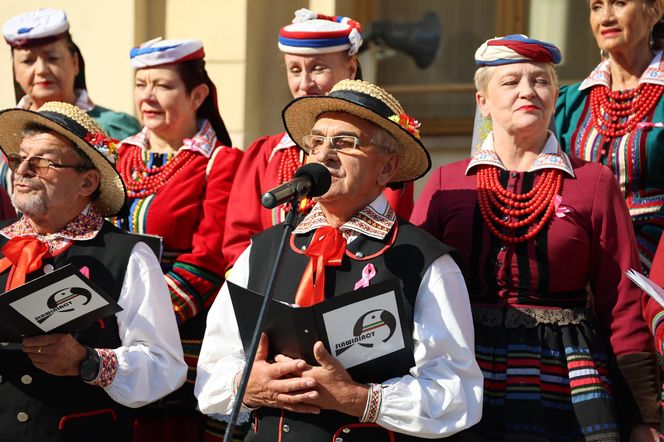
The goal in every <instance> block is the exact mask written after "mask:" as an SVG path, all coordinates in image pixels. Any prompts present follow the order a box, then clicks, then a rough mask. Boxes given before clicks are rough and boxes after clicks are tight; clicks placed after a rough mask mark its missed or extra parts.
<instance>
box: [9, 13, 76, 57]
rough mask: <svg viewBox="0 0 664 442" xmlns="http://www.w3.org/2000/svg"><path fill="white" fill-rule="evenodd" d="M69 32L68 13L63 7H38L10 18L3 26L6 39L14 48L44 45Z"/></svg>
mask: <svg viewBox="0 0 664 442" xmlns="http://www.w3.org/2000/svg"><path fill="white" fill-rule="evenodd" d="M67 32H69V21H68V20H67V14H66V13H65V11H63V10H61V9H51V8H45V9H37V10H36V11H30V12H26V13H25V14H21V15H17V16H15V17H12V18H10V19H9V20H7V22H5V24H4V25H3V26H2V35H3V36H4V37H5V41H6V42H7V43H8V44H9V45H10V46H11V47H13V48H29V47H32V46H38V45H44V44H48V43H51V42H54V41H56V40H57V39H59V38H62V37H63V36H65V35H66V34H67Z"/></svg>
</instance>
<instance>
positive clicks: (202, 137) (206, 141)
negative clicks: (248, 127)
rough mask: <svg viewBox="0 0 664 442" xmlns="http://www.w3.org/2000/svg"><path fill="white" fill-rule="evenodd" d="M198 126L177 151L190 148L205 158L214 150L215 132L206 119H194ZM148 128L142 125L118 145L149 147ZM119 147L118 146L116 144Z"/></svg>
mask: <svg viewBox="0 0 664 442" xmlns="http://www.w3.org/2000/svg"><path fill="white" fill-rule="evenodd" d="M196 125H197V127H198V132H196V135H194V136H193V137H191V138H185V139H184V140H182V146H181V147H180V148H179V149H178V152H180V151H183V150H191V151H192V152H198V153H200V154H202V155H203V156H205V158H210V157H211V156H212V153H213V152H214V148H215V146H216V145H217V134H216V133H215V131H214V129H213V128H212V125H211V124H210V122H209V121H208V120H207V119H201V120H197V121H196ZM148 133H149V131H148V129H147V127H144V128H143V130H141V131H140V132H139V133H137V134H136V135H132V136H130V137H128V138H125V139H124V140H122V142H121V143H120V146H122V145H125V144H131V145H132V146H137V147H140V148H141V149H144V150H147V149H149V146H150V142H149V141H148ZM118 147H119V146H118Z"/></svg>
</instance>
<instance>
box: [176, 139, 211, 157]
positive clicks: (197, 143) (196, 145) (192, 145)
mask: <svg viewBox="0 0 664 442" xmlns="http://www.w3.org/2000/svg"><path fill="white" fill-rule="evenodd" d="M182 145H183V146H187V147H188V148H189V149H190V150H191V151H192V152H198V153H202V154H203V155H205V147H207V146H208V144H207V140H206V139H205V137H204V136H202V135H196V136H194V137H192V138H185V139H183V140H182Z"/></svg>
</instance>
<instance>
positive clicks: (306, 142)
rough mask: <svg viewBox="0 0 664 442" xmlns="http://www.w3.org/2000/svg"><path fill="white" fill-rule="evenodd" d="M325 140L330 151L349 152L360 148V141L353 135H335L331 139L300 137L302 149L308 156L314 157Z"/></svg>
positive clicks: (319, 136) (313, 136)
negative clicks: (328, 141)
mask: <svg viewBox="0 0 664 442" xmlns="http://www.w3.org/2000/svg"><path fill="white" fill-rule="evenodd" d="M327 140H330V146H332V150H335V151H337V152H339V151H344V150H345V151H349V150H353V149H357V148H359V147H360V139H359V138H357V137H356V136H354V135H335V136H333V137H325V136H323V135H305V136H303V137H302V147H303V148H304V150H305V151H306V152H307V153H308V154H309V155H315V154H316V152H318V149H320V147H321V146H322V145H323V144H325V142H326V141H327Z"/></svg>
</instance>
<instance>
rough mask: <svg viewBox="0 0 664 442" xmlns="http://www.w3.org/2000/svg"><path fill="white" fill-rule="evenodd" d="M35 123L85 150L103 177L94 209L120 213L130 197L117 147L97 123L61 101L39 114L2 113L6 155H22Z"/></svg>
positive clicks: (0, 145)
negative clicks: (118, 162) (119, 169)
mask: <svg viewBox="0 0 664 442" xmlns="http://www.w3.org/2000/svg"><path fill="white" fill-rule="evenodd" d="M31 123H37V124H41V125H43V126H46V127H48V128H49V129H52V130H53V131H54V132H56V133H58V134H60V135H62V136H65V137H67V138H69V139H70V140H71V141H72V142H73V143H74V144H75V145H76V147H78V148H79V149H80V150H82V151H83V153H84V154H85V155H86V156H87V157H88V158H89V159H90V160H91V161H92V164H94V166H95V168H96V169H97V170H98V171H99V173H100V174H101V183H100V185H99V190H100V194H99V198H98V199H97V200H95V201H93V202H92V206H93V207H94V208H95V209H96V210H97V211H98V212H99V213H100V214H101V215H103V216H113V215H115V214H117V213H118V212H119V211H120V209H122V206H123V205H124V203H125V199H126V197H127V196H126V190H125V186H124V183H123V182H122V178H120V175H119V174H118V173H117V172H116V171H115V167H114V164H115V160H116V158H117V148H116V146H115V143H114V142H113V141H112V140H111V139H110V138H108V137H107V136H106V133H105V132H104V130H103V129H102V128H101V127H100V126H99V125H98V124H97V122H95V120H93V119H92V118H90V116H88V114H86V113H85V112H83V111H82V110H81V109H79V108H78V107H76V106H74V105H73V104H69V103H63V102H59V101H51V102H48V103H46V104H45V105H43V106H42V107H41V108H39V111H37V112H34V111H31V110H26V109H14V108H12V109H6V110H3V111H0V149H2V151H3V152H4V154H5V155H10V154H13V153H18V152H19V148H20V146H21V142H22V141H23V135H22V132H23V130H24V129H25V127H26V126H27V125H28V124H31Z"/></svg>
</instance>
